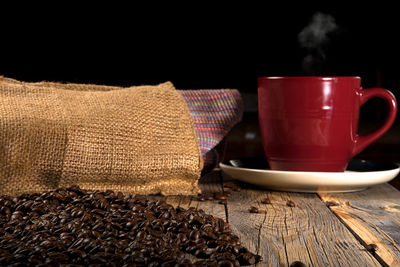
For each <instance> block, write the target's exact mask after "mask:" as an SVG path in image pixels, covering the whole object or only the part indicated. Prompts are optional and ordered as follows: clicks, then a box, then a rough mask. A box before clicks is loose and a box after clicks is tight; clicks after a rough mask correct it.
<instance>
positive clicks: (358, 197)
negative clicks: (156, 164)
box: [165, 171, 400, 266]
mask: <svg viewBox="0 0 400 267" xmlns="http://www.w3.org/2000/svg"><path fill="white" fill-rule="evenodd" d="M224 183H225V184H226V183H232V180H231V179H230V178H229V177H225V176H223V175H222V176H221V173H220V172H219V171H214V172H212V173H209V174H207V175H205V176H204V177H202V178H201V180H200V183H199V184H200V187H201V189H202V191H203V192H205V193H213V192H222V191H224V190H225V191H226V190H227V188H226V187H224ZM239 185H240V187H241V190H240V191H232V192H231V195H230V196H229V198H228V201H227V203H226V204H219V203H218V201H216V200H209V201H198V199H197V198H196V197H188V196H169V197H165V199H166V201H167V202H168V203H170V204H173V205H174V206H181V207H185V208H187V207H191V206H193V207H197V208H198V209H203V210H204V211H206V212H207V213H209V214H212V215H214V216H217V217H220V218H223V219H225V220H226V221H228V222H229V224H230V227H231V229H232V231H233V232H234V233H235V234H236V235H238V236H239V237H240V239H241V241H242V244H243V245H244V246H246V247H247V248H248V249H249V250H250V251H252V252H253V253H258V254H259V255H262V257H263V262H261V263H259V264H257V266H289V265H290V264H291V263H292V262H294V261H301V262H303V263H305V264H306V265H307V266H382V265H383V266H388V265H389V266H400V192H399V191H398V190H397V189H395V188H394V187H392V186H391V185H389V184H382V185H378V186H374V187H371V188H369V189H367V190H364V191H361V192H357V193H344V194H327V193H319V194H304V193H287V192H276V191H267V190H258V189H257V188H255V187H252V186H250V185H244V184H239ZM266 197H268V198H269V199H270V201H271V204H262V203H261V200H262V199H264V198H266ZM288 200H290V201H293V202H294V203H295V206H294V207H289V206H288V205H287V201H288ZM250 206H255V207H257V208H258V209H259V211H260V212H259V213H250V212H249V208H250ZM371 244H375V245H376V248H377V250H376V251H373V249H371V248H372V247H373V245H372V246H371Z"/></svg>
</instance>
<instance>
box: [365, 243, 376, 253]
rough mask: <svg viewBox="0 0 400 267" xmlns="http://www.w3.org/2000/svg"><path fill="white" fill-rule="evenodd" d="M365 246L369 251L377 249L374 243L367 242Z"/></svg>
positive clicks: (372, 251) (373, 251)
mask: <svg viewBox="0 0 400 267" xmlns="http://www.w3.org/2000/svg"><path fill="white" fill-rule="evenodd" d="M365 248H366V249H367V251H369V252H371V253H375V251H377V250H378V246H377V245H376V244H368V245H367V246H366V247H365Z"/></svg>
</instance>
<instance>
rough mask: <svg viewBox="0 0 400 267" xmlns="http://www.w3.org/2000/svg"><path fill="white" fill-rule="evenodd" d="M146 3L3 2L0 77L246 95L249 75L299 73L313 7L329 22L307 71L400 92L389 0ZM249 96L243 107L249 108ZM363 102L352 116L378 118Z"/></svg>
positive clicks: (252, 89)
mask: <svg viewBox="0 0 400 267" xmlns="http://www.w3.org/2000/svg"><path fill="white" fill-rule="evenodd" d="M146 3H147V4H146V6H143V5H140V6H139V5H129V6H116V5H113V6H110V4H109V3H104V4H99V3H97V2H96V4H93V5H92V6H82V5H75V6H72V5H64V6H62V5H59V6H52V5H50V4H47V5H45V6H43V7H39V6H38V5H37V4H35V5H32V6H26V5H25V6H23V10H22V7H21V6H19V7H13V8H6V7H4V8H3V10H2V16H1V26H2V27H1V34H0V41H1V42H0V51H1V57H0V75H4V76H6V77H11V78H15V79H19V80H24V81H42V80H47V81H61V82H75V83H95V84H106V85H119V86H130V85H141V84H158V83H161V82H165V81H172V82H173V84H174V85H175V87H176V88H177V89H202V88H236V89H239V90H240V91H241V93H243V94H244V95H253V96H254V95H255V94H256V93H257V77H258V76H290V75H306V73H305V72H304V71H303V69H302V60H303V58H304V57H305V56H306V54H307V51H306V50H305V49H304V48H302V47H300V45H299V42H298V34H299V33H300V32H301V30H302V29H303V28H304V27H306V26H307V25H308V24H309V23H310V20H311V18H312V17H313V15H314V14H316V13H317V12H322V13H324V14H328V15H331V16H333V17H334V19H335V23H336V24H337V27H338V28H337V30H336V31H334V32H332V33H331V34H330V35H329V40H330V41H329V43H327V44H326V45H325V46H324V52H325V55H326V57H325V60H324V62H323V64H322V67H321V68H320V69H319V71H318V73H317V74H318V75H345V76H348V75H351V76H353V75H355V76H361V78H362V86H363V87H364V88H368V87H385V88H387V89H389V90H391V91H392V92H393V93H394V94H395V96H396V97H397V98H398V99H400V76H399V75H398V73H399V71H400V68H399V67H398V65H399V59H400V51H399V49H400V45H399V41H398V39H399V38H398V35H399V33H400V31H399V26H400V23H399V20H398V17H399V16H398V14H397V13H396V10H397V7H396V6H387V5H383V4H379V3H373V4H371V6H369V7H367V6H366V5H365V3H364V4H363V5H359V6H357V7H355V8H353V7H349V6H348V5H339V4H337V5H336V6H330V7H329V8H327V7H321V6H313V5H308V6H305V5H293V4H290V3H286V4H283V5H281V6H276V5H272V4H271V2H259V3H252V4H250V3H249V4H246V5H245V4H244V3H241V2H238V3H236V4H233V3H229V4H221V3H220V4H219V5H216V4H215V3H212V2H210V3H207V2H192V3H191V4H190V5H188V4H179V5H175V6H171V4H170V3H164V4H160V3H156V2H146ZM246 99H248V98H246ZM249 99H250V102H249V103H245V104H246V105H248V104H250V105H254V103H253V102H251V98H249ZM253 99H254V97H253ZM371 102H372V104H371V103H369V104H367V105H365V107H363V110H362V116H361V123H362V122H363V121H364V122H365V121H369V120H373V121H375V122H376V123H378V124H379V121H382V120H383V119H384V117H385V105H384V103H382V101H379V100H375V101H371ZM382 110H383V111H382ZM398 124H399V119H397V121H396V122H395V127H394V129H397V128H400V127H397V128H396V125H398ZM374 127H375V128H376V126H371V128H374ZM394 131H396V130H392V133H394V134H395V135H400V133H398V132H394ZM392 136H393V134H392ZM395 139H396V138H392V139H391V140H395ZM398 139H400V138H398Z"/></svg>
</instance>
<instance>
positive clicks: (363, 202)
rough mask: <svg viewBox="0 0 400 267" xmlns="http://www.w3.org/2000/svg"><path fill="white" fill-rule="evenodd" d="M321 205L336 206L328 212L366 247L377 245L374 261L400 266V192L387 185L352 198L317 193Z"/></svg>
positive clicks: (351, 195)
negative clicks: (376, 259) (335, 216)
mask: <svg viewBox="0 0 400 267" xmlns="http://www.w3.org/2000/svg"><path fill="white" fill-rule="evenodd" d="M319 196H320V197H321V199H322V200H323V201H331V202H336V203H338V206H331V207H330V209H331V210H332V211H333V212H334V213H335V214H336V215H337V216H338V218H340V219H341V220H342V222H343V223H344V224H345V225H346V226H347V227H348V228H349V229H350V230H351V231H352V232H353V233H354V235H355V236H356V237H357V238H358V239H359V240H360V242H361V243H362V244H363V245H365V246H367V245H368V244H376V245H377V248H378V250H376V251H375V254H376V257H377V258H378V259H379V260H380V261H381V262H382V263H383V264H387V265H389V266H400V261H399V259H400V246H399V244H400V192H399V191H398V190H397V189H395V188H394V187H392V186H391V185H389V184H382V185H378V186H374V187H371V188H369V189H367V190H364V191H361V192H357V193H351V194H326V193H320V194H319Z"/></svg>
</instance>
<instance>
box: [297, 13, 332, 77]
mask: <svg viewBox="0 0 400 267" xmlns="http://www.w3.org/2000/svg"><path fill="white" fill-rule="evenodd" d="M337 28H338V27H337V25H336V23H335V18H334V17H332V16H331V15H328V14H324V13H320V12H318V13H316V14H314V16H313V17H312V19H311V21H310V24H308V25H307V26H306V27H305V28H304V29H303V30H302V31H301V32H300V33H299V35H298V40H299V43H300V46H301V47H302V48H305V49H307V55H306V56H305V57H304V59H303V63H302V65H303V70H304V72H305V73H306V74H310V75H313V74H316V73H318V72H320V71H321V69H322V64H323V62H324V61H325V58H326V55H325V52H324V48H325V47H326V45H327V44H328V43H329V41H330V40H329V33H332V32H334V31H335V30H336V29H337Z"/></svg>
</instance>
